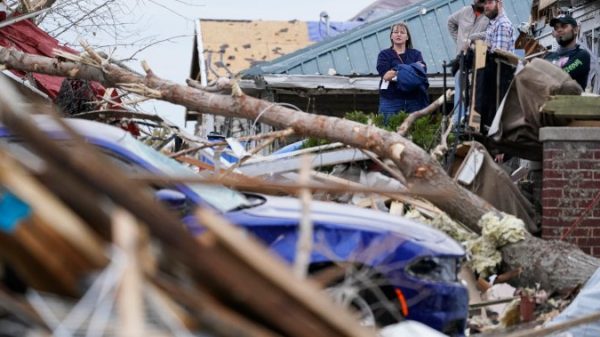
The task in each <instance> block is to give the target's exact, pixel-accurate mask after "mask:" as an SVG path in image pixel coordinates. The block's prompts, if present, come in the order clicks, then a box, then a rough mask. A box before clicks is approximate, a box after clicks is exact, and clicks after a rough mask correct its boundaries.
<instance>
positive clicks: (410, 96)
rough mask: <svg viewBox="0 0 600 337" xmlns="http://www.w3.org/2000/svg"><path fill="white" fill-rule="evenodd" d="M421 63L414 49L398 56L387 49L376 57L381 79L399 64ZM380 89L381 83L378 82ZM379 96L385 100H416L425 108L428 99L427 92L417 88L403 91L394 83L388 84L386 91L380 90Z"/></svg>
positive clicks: (417, 52)
mask: <svg viewBox="0 0 600 337" xmlns="http://www.w3.org/2000/svg"><path fill="white" fill-rule="evenodd" d="M415 62H423V64H425V62H424V61H423V55H421V52H420V51H418V50H416V49H411V48H408V49H406V51H405V52H404V54H401V55H398V54H397V53H396V51H395V50H394V49H392V48H387V49H384V50H382V51H381V52H379V56H377V72H378V73H379V76H381V77H382V78H383V75H384V74H385V73H386V72H387V71H388V70H391V69H397V68H398V65H400V64H412V63H415ZM424 70H425V73H427V65H425V68H424ZM379 84H380V87H381V81H380V82H379ZM379 95H380V96H381V97H383V98H387V99H407V100H418V101H419V102H421V103H422V104H423V105H424V106H427V104H428V102H429V98H428V96H427V91H426V90H425V91H424V90H423V89H422V88H417V89H414V90H412V91H403V90H401V89H400V88H398V86H397V85H396V84H395V83H390V85H389V86H388V88H387V89H380V90H379Z"/></svg>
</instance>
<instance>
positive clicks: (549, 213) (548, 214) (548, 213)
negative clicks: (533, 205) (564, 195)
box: [542, 207, 563, 218]
mask: <svg viewBox="0 0 600 337" xmlns="http://www.w3.org/2000/svg"><path fill="white" fill-rule="evenodd" d="M542 214H543V216H544V217H545V218H558V217H560V216H562V215H563V210H562V208H558V207H556V208H553V207H544V209H543V210H542Z"/></svg>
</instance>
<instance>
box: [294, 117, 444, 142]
mask: <svg viewBox="0 0 600 337" xmlns="http://www.w3.org/2000/svg"><path fill="white" fill-rule="evenodd" d="M406 117H408V114H407V113H405V112H400V113H398V114H397V115H394V116H392V117H391V118H390V119H389V121H388V125H386V126H384V125H383V115H380V114H374V113H364V112H362V111H351V112H348V113H346V115H345V116H344V118H345V119H348V120H351V121H355V122H358V123H362V124H369V123H370V124H372V125H375V126H377V127H379V128H382V129H384V130H387V131H391V132H396V129H397V128H398V127H399V126H400V125H401V124H402V122H404V120H405V119H406ZM441 120H442V119H441V116H440V115H439V114H438V115H435V116H428V117H423V118H420V119H417V120H416V121H415V123H414V124H413V125H412V127H411V129H410V130H409V133H408V138H409V139H411V140H412V141H413V143H415V144H417V145H418V146H420V147H421V148H423V149H424V150H426V151H429V150H431V148H432V147H433V146H435V145H436V144H437V142H438V138H439V132H438V131H439V130H440V123H441ZM327 143H328V142H327V141H325V140H322V139H316V138H309V140H308V141H307V142H306V143H305V144H304V147H305V148H308V147H314V146H319V145H324V144H327Z"/></svg>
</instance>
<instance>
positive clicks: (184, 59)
mask: <svg viewBox="0 0 600 337" xmlns="http://www.w3.org/2000/svg"><path fill="white" fill-rule="evenodd" d="M128 1H133V0H128ZM142 1H143V2H142V3H143V6H139V7H138V9H137V10H136V13H137V15H138V18H136V19H135V20H136V26H137V27H138V28H139V29H140V33H139V34H140V36H148V37H150V36H151V37H152V38H153V39H154V41H160V40H163V39H167V38H170V37H175V38H172V39H170V41H168V42H163V43H159V44H156V45H153V46H151V47H149V48H147V49H145V50H143V51H141V52H139V53H138V54H137V55H136V56H135V58H137V59H139V60H146V61H148V63H149V64H150V66H151V67H152V69H153V70H154V71H155V72H156V73H157V74H158V75H159V76H161V77H163V78H166V79H169V80H172V81H176V82H178V83H185V79H186V78H187V77H188V73H189V70H190V64H191V57H192V53H191V49H192V42H193V33H194V25H193V22H194V20H195V19H198V18H207V19H208V18H210V19H251V20H258V19H262V20H291V19H298V20H302V21H317V20H318V19H319V14H320V13H321V12H322V11H326V12H327V13H328V14H329V17H330V20H331V21H346V20H348V19H349V18H351V17H353V16H354V15H355V14H356V13H358V12H359V11H360V10H362V9H363V8H365V7H366V6H368V5H369V4H370V3H372V2H373V1H374V0H299V1H296V0H258V1H249V0H170V1H162V0H155V1H151V0H142ZM164 3H168V5H166V4H165V5H163V4H164ZM138 49H139V46H137V47H134V48H125V47H119V48H118V49H117V50H116V52H115V54H116V57H120V58H125V57H128V56H129V55H131V53H133V52H134V51H136V50H138ZM136 63H139V62H136ZM144 109H146V110H151V111H154V112H157V113H159V114H160V115H162V116H164V117H166V118H168V119H169V120H171V121H172V122H175V123H177V124H179V125H183V120H184V112H183V111H184V110H183V109H182V108H180V107H175V106H172V105H170V104H151V105H148V104H146V105H145V106H144ZM188 130H190V128H189V125H188Z"/></svg>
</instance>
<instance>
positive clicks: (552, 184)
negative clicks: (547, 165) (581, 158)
mask: <svg viewBox="0 0 600 337" xmlns="http://www.w3.org/2000/svg"><path fill="white" fill-rule="evenodd" d="M568 183H569V181H568V180H567V179H544V181H543V182H542V187H543V188H544V189H547V188H564V187H565V186H567V184H568Z"/></svg>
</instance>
